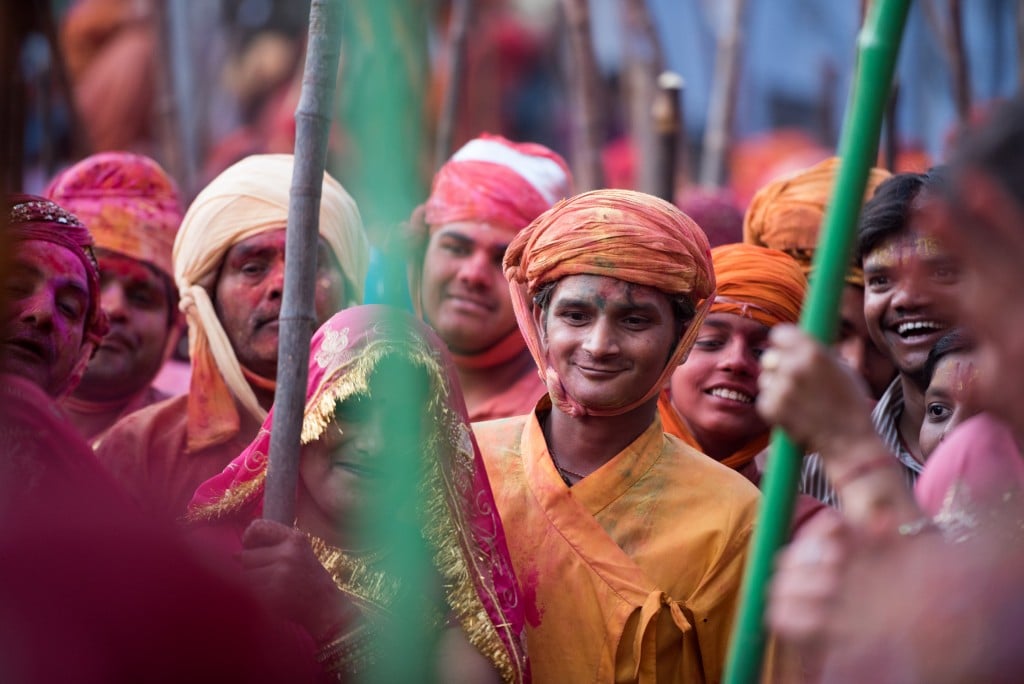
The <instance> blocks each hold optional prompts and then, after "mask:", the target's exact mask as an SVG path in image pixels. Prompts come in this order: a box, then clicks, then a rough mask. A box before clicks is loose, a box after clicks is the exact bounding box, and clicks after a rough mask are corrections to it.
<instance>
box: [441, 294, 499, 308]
mask: <svg viewBox="0 0 1024 684" xmlns="http://www.w3.org/2000/svg"><path fill="white" fill-rule="evenodd" d="M448 300H449V301H451V302H452V303H454V304H456V305H460V306H465V307H469V308H472V309H477V310H480V311H487V312H490V311H493V310H494V307H493V306H491V303H490V302H487V301H483V300H480V299H474V298H472V297H464V296H462V295H448Z"/></svg>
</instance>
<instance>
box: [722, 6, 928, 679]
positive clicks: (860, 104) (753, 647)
mask: <svg viewBox="0 0 1024 684" xmlns="http://www.w3.org/2000/svg"><path fill="white" fill-rule="evenodd" d="M909 9H910V0H877V2H874V3H872V5H871V8H870V10H869V12H868V16H867V19H866V21H865V23H864V27H863V28H862V29H861V32H860V34H859V36H858V38H857V43H858V65H857V77H856V81H855V83H854V89H853V92H852V97H851V99H850V106H849V108H848V110H847V118H846V121H845V125H844V126H843V135H842V139H841V140H840V142H839V156H840V163H839V173H838V175H837V177H836V184H835V187H834V188H833V191H832V197H831V201H830V202H829V206H828V209H827V210H826V212H825V219H824V222H823V226H822V232H821V243H820V245H819V247H818V250H817V252H816V254H815V257H814V264H813V273H814V277H813V282H812V285H811V288H810V292H809V294H808V298H807V305H806V307H805V308H804V311H803V315H802V316H801V319H800V325H801V327H802V328H803V330H804V331H806V332H807V333H809V334H810V335H812V336H813V337H815V338H816V339H818V340H820V341H821V342H824V343H826V344H828V343H831V342H832V340H833V339H834V338H835V332H836V322H837V318H838V315H837V312H838V307H839V298H840V296H841V293H842V288H843V279H844V276H845V274H846V271H847V269H848V268H849V263H850V252H851V247H852V245H853V238H854V234H855V232H856V227H857V220H858V218H859V216H860V209H861V204H862V202H863V198H864V190H865V187H866V185H867V176H868V171H869V169H870V168H871V167H872V166H873V165H874V162H875V159H876V158H877V155H878V139H879V134H880V132H881V127H882V114H883V112H884V111H885V105H886V103H887V102H888V99H889V89H890V84H891V83H892V76H893V71H894V69H895V66H896V57H897V54H898V53H899V45H900V40H901V38H902V35H903V27H904V25H905V23H906V19H907V12H908V11H909ZM801 459H802V452H801V450H800V449H799V447H797V446H796V445H795V444H794V443H793V442H792V441H791V440H790V439H789V438H788V437H787V436H786V435H785V434H784V433H783V432H782V431H781V430H780V429H778V428H776V429H775V431H774V432H773V434H772V443H771V456H770V458H769V459H768V467H767V472H766V473H765V478H764V500H763V503H762V510H761V514H760V520H759V524H758V527H757V530H756V531H755V533H754V538H753V540H752V542H751V551H750V556H749V560H748V565H747V569H746V573H745V575H744V578H743V587H742V590H741V594H740V613H739V617H738V619H737V621H736V628H735V630H734V632H733V635H732V641H731V643H730V648H729V658H728V661H727V663H726V672H725V682H726V684H741V683H747V682H756V681H758V680H759V678H760V675H761V663H762V660H763V658H764V647H765V629H764V619H763V616H764V607H765V599H766V592H767V587H768V583H769V581H770V579H771V575H772V570H773V563H774V560H775V552H776V551H777V550H778V549H779V547H780V546H782V544H783V543H784V542H785V541H786V539H787V538H788V536H789V525H790V520H791V518H792V515H793V501H794V498H795V496H796V485H797V479H798V475H799V472H800V463H801Z"/></svg>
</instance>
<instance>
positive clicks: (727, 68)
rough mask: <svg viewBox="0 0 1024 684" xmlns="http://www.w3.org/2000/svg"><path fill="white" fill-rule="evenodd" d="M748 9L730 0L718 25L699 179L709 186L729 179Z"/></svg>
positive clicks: (737, 0)
mask: <svg viewBox="0 0 1024 684" xmlns="http://www.w3.org/2000/svg"><path fill="white" fill-rule="evenodd" d="M745 9H746V0H729V3H728V5H727V6H726V13H725V18H724V21H723V22H722V25H721V26H719V29H718V48H717V50H716V54H715V73H714V79H713V80H712V86H711V102H710V103H709V105H708V121H707V126H706V127H705V128H704V149H703V151H702V153H701V164H700V183H701V185H704V186H708V187H721V186H722V185H723V184H724V183H725V180H726V159H727V157H728V155H729V149H730V147H731V145H732V127H733V119H734V117H735V113H736V96H737V94H738V89H739V80H740V66H741V62H742V51H743V28H742V26H743V15H744V11H745Z"/></svg>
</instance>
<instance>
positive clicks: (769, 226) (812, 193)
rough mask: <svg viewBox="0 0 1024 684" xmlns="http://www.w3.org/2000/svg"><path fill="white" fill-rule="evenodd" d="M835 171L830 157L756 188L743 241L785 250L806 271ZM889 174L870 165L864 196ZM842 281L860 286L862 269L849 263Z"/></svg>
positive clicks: (836, 161) (835, 163) (836, 163)
mask: <svg viewBox="0 0 1024 684" xmlns="http://www.w3.org/2000/svg"><path fill="white" fill-rule="evenodd" d="M838 171H839V158H838V157H830V158H828V159H826V160H825V161H823V162H821V163H819V164H815V165H814V166H812V167H810V168H809V169H805V170H803V171H799V172H797V173H794V174H792V175H789V176H787V177H785V178H783V179H781V180H777V181H775V182H773V183H769V184H768V185H766V186H764V187H763V188H761V189H760V190H758V191H757V194H755V195H754V199H753V200H751V202H750V206H749V207H748V208H747V213H746V216H744V218H743V241H744V242H747V243H749V244H752V245H763V246H764V247H770V248H772V249H778V250H781V251H783V252H786V253H787V254H789V255H790V256H792V257H793V258H794V259H796V260H797V261H799V262H800V265H801V266H802V267H803V270H804V274H805V275H807V274H809V273H810V270H811V259H812V257H813V256H814V249H815V247H816V246H817V244H818V232H819V230H820V229H821V221H822V219H823V218H824V217H825V207H826V205H827V204H828V200H829V198H830V197H831V195H832V187H833V185H835V180H836V174H837V173H838ZM890 175H891V174H890V173H889V172H888V171H886V170H885V169H878V168H873V169H871V171H870V172H869V173H868V180H867V188H866V191H865V193H864V199H865V200H867V199H869V198H870V197H871V196H872V195H874V194H875V189H876V188H877V187H878V186H879V184H880V183H881V182H882V181H884V180H885V179H886V178H888V177H889V176H890ZM846 282H848V283H850V284H851V285H858V286H860V287H863V286H864V272H863V271H862V270H861V269H860V268H858V267H856V266H851V268H850V271H849V272H848V273H847V275H846Z"/></svg>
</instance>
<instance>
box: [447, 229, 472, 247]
mask: <svg viewBox="0 0 1024 684" xmlns="http://www.w3.org/2000/svg"><path fill="white" fill-rule="evenodd" d="M438 237H442V238H451V239H452V240H457V241H458V242H462V243H465V244H467V245H475V244H476V241H475V240H474V239H473V238H471V237H469V236H468V235H465V234H463V233H460V232H458V231H457V230H444V231H441V234H440V235H439V236H438Z"/></svg>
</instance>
